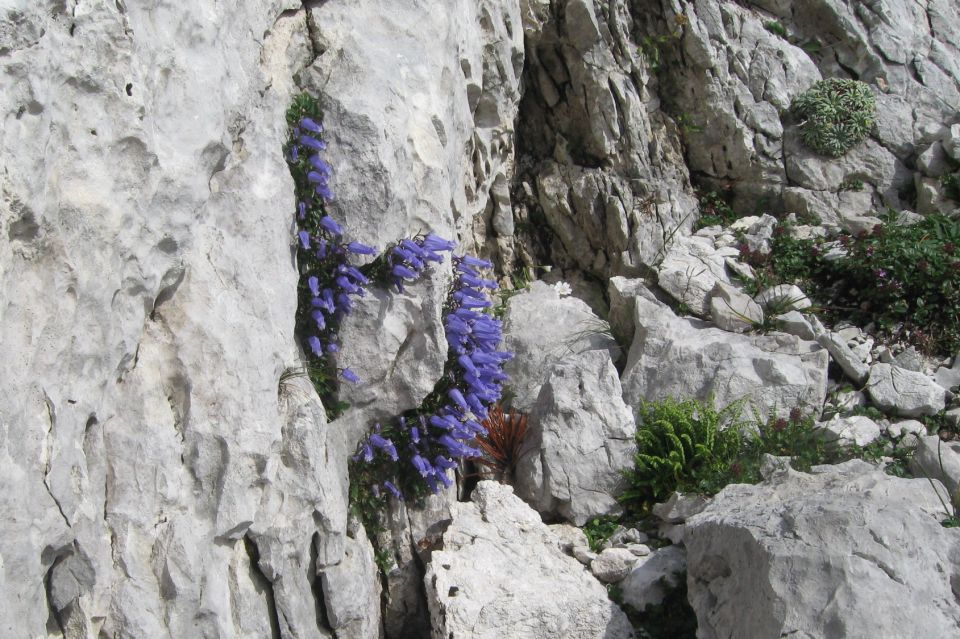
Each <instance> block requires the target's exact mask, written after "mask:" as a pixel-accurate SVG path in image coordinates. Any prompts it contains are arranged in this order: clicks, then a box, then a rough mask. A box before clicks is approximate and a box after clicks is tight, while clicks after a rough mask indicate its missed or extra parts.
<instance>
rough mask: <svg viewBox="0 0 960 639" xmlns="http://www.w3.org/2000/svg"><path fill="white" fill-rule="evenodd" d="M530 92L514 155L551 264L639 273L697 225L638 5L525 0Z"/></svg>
mask: <svg viewBox="0 0 960 639" xmlns="http://www.w3.org/2000/svg"><path fill="white" fill-rule="evenodd" d="M523 5H524V8H525V13H524V21H523V27H524V32H525V36H526V44H527V49H526V59H527V65H526V71H525V89H526V92H525V94H524V97H523V101H522V103H521V106H520V112H519V122H520V126H519V128H518V131H517V133H518V149H519V150H520V152H521V154H520V156H519V163H520V164H521V167H520V168H521V171H520V172H521V174H522V179H523V180H524V181H525V182H526V185H527V187H528V189H529V192H530V194H529V197H528V198H526V199H527V201H526V202H524V203H523V205H524V206H525V207H526V208H528V209H530V210H538V211H542V214H543V217H544V219H545V220H546V222H547V224H548V225H549V227H550V230H551V232H552V235H553V237H552V239H551V240H550V242H549V246H548V247H547V248H548V250H549V252H550V254H551V255H552V256H553V258H552V260H551V262H552V263H555V264H559V265H564V266H567V265H570V266H576V267H577V268H580V269H582V270H584V271H587V272H589V273H592V274H594V275H597V276H601V277H604V276H609V275H628V276H635V275H637V274H639V273H640V271H641V270H642V269H644V268H647V267H650V266H652V265H653V264H655V263H656V262H657V261H658V260H659V259H662V257H663V250H664V245H665V244H666V243H667V242H668V240H669V238H670V237H671V236H672V235H673V234H675V233H678V232H679V233H680V234H682V233H683V232H684V231H685V230H687V229H689V228H690V226H691V224H692V221H693V213H694V210H695V208H696V201H695V199H694V197H693V192H692V189H691V187H690V183H689V176H688V173H687V170H686V166H685V164H684V162H683V159H682V158H683V150H682V147H681V144H680V137H679V135H678V131H677V129H676V127H675V126H674V125H673V123H672V122H670V120H669V119H668V118H666V117H665V116H664V115H663V113H662V112H661V111H660V110H659V109H656V108H650V107H651V106H652V105H655V104H657V96H656V88H655V80H654V78H653V77H652V74H651V73H650V70H649V69H648V68H647V66H646V65H645V64H644V62H643V59H642V54H641V53H640V46H639V45H640V42H639V40H638V30H639V28H640V27H641V24H640V22H639V18H638V12H637V10H636V8H635V7H634V6H633V5H632V4H631V3H629V2H625V1H624V0H616V1H615V2H597V1H596V0H570V1H568V2H561V3H546V2H524V3H523Z"/></svg>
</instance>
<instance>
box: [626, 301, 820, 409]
mask: <svg viewBox="0 0 960 639" xmlns="http://www.w3.org/2000/svg"><path fill="white" fill-rule="evenodd" d="M634 303H635V304H636V306H635V313H636V314H635V322H636V326H637V329H636V335H635V337H634V340H633V345H632V346H631V347H630V354H629V356H628V358H627V365H626V367H625V369H624V372H623V377H622V379H621V381H622V383H623V396H624V399H625V400H626V402H627V403H628V404H629V405H631V406H633V407H634V409H637V408H638V407H639V405H640V402H641V401H643V400H647V401H651V400H661V399H665V398H667V397H684V398H686V397H695V398H697V399H700V400H707V399H708V398H710V397H712V398H713V400H714V402H715V403H716V405H717V406H718V407H723V406H726V405H728V404H731V403H733V402H735V401H739V400H745V401H747V402H748V403H749V404H750V405H752V406H754V407H756V408H757V410H758V411H759V414H760V415H761V416H762V417H767V416H769V415H771V414H772V413H773V412H774V411H777V410H778V411H780V412H783V411H789V410H790V409H791V408H792V407H794V406H803V407H809V408H812V409H814V410H819V408H820V407H821V406H823V401H824V398H825V396H826V384H827V364H828V363H829V356H828V355H827V351H825V350H823V349H822V348H820V347H819V346H818V345H817V344H815V343H813V342H805V341H803V340H801V339H799V338H797V337H795V336H793V335H785V334H771V335H739V334H735V333H730V332H727V331H724V330H722V329H719V328H715V327H713V326H710V325H709V324H708V323H706V322H701V321H699V320H695V319H686V318H679V317H677V316H676V315H674V314H673V312H672V311H671V310H670V309H669V308H668V307H666V306H665V305H662V304H659V303H654V302H650V301H649V300H647V299H643V298H640V297H638V298H636V300H635V302H634Z"/></svg>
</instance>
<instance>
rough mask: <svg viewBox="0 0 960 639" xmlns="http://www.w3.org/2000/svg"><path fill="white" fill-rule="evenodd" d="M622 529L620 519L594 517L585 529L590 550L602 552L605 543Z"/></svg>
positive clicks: (607, 516) (584, 532)
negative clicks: (618, 529)
mask: <svg viewBox="0 0 960 639" xmlns="http://www.w3.org/2000/svg"><path fill="white" fill-rule="evenodd" d="M619 527H620V518H619V517H613V516H610V515H604V516H602V517H594V518H593V519H591V520H590V521H588V522H587V523H586V525H585V526H584V527H583V534H585V535H586V536H587V543H589V544H590V550H592V551H593V552H600V551H601V550H602V549H603V542H605V541H606V540H608V539H610V537H611V536H613V533H615V532H617V528H619Z"/></svg>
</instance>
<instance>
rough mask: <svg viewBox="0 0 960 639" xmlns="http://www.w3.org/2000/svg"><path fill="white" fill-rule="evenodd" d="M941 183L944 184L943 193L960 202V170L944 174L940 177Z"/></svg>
mask: <svg viewBox="0 0 960 639" xmlns="http://www.w3.org/2000/svg"><path fill="white" fill-rule="evenodd" d="M940 184H942V185H943V191H944V193H943V194H944V195H945V196H947V198H948V199H951V200H953V201H954V202H958V203H960V172H957V173H948V174H946V175H944V176H943V177H942V178H940Z"/></svg>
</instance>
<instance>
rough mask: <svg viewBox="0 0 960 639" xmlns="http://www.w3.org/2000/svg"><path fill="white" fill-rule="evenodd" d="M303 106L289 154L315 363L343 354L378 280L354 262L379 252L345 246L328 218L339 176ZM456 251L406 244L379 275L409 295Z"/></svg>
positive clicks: (303, 326)
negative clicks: (407, 288)
mask: <svg viewBox="0 0 960 639" xmlns="http://www.w3.org/2000/svg"><path fill="white" fill-rule="evenodd" d="M298 101H299V102H298ZM298 101H295V104H294V107H292V111H291V113H292V115H288V121H289V122H290V124H291V131H290V143H289V145H288V147H287V149H288V154H289V155H288V160H289V162H290V166H291V173H292V174H293V176H294V180H295V182H296V183H297V199H298V202H297V225H298V231H297V242H298V245H299V251H300V252H299V257H300V263H301V268H302V269H303V274H304V276H305V277H304V280H302V285H303V287H304V288H303V289H302V291H303V298H302V302H301V313H300V317H301V321H300V324H299V326H300V330H301V331H302V335H303V336H304V342H305V343H304V346H305V348H306V350H307V352H308V353H309V354H310V355H311V356H312V357H314V358H325V357H326V356H328V355H331V354H334V353H337V352H338V351H339V350H340V345H339V341H338V335H337V329H338V327H339V325H340V321H341V320H342V319H343V317H344V316H345V315H347V314H349V313H350V312H351V311H352V310H353V305H354V302H353V297H356V296H363V295H364V294H365V293H366V288H367V286H369V285H370V284H371V281H370V277H373V276H370V277H368V273H365V272H364V271H362V270H361V268H358V267H357V266H355V265H354V264H353V263H352V262H351V260H353V259H354V258H355V257H356V256H372V255H375V254H376V253H377V251H376V249H374V248H373V247H371V246H367V245H366V244H363V243H361V242H346V241H344V237H343V228H342V227H341V226H340V224H339V223H337V221H336V220H334V219H333V218H332V217H330V215H328V214H327V206H326V205H327V203H329V202H330V201H332V200H333V191H332V190H331V188H330V177H331V175H332V173H333V172H332V170H331V168H330V165H329V164H328V163H327V162H326V161H325V160H324V159H323V158H321V157H320V153H321V152H322V151H324V150H325V149H326V148H327V144H326V142H325V141H324V140H323V138H322V133H323V130H324V129H323V125H322V124H320V123H319V122H318V119H314V118H312V117H309V115H304V113H308V114H309V113H315V112H317V109H316V108H315V107H316V103H315V101H313V100H312V98H308V96H301V98H298ZM297 109H302V110H300V111H299V112H298V111H297ZM455 247H456V243H454V242H450V241H448V240H444V239H443V238H441V237H439V236H437V235H434V234H433V233H429V234H427V235H426V236H419V237H416V238H413V239H405V240H401V241H400V242H399V243H398V244H397V245H396V246H395V247H394V248H393V249H392V250H390V251H389V252H388V253H387V254H386V255H385V256H383V257H382V258H380V259H382V261H383V263H385V264H386V267H387V271H386V273H385V274H384V273H383V271H382V269H381V270H380V271H377V270H376V269H374V272H376V273H379V275H380V276H382V281H381V282H379V283H380V284H382V285H387V284H395V285H396V286H397V288H398V289H399V290H400V291H403V285H404V283H410V282H413V281H415V280H417V279H419V278H420V276H421V275H422V274H423V272H424V269H425V268H426V265H427V264H428V263H430V262H441V261H443V256H442V255H441V253H444V252H449V251H452V250H453V249H454V248H455ZM340 375H341V376H342V377H343V378H344V379H346V380H347V381H349V382H353V383H355V384H356V383H359V382H360V378H359V377H358V376H357V375H356V374H355V373H354V372H353V371H351V370H350V369H348V368H344V369H341V370H340Z"/></svg>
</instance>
